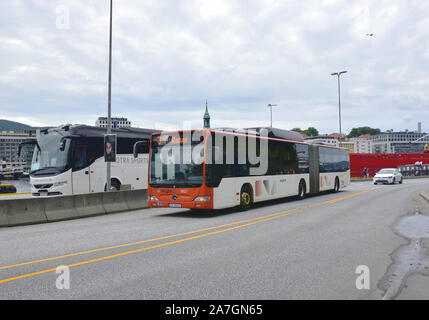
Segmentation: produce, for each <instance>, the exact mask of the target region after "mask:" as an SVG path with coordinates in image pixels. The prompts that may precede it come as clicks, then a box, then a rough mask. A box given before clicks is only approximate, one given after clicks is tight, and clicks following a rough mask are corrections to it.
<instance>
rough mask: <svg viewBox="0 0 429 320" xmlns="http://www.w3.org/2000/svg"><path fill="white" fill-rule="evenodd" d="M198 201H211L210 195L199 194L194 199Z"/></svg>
mask: <svg viewBox="0 0 429 320" xmlns="http://www.w3.org/2000/svg"><path fill="white" fill-rule="evenodd" d="M194 201H197V202H207V201H210V196H198V197H196V198H195V199H194Z"/></svg>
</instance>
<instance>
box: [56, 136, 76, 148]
mask: <svg viewBox="0 0 429 320" xmlns="http://www.w3.org/2000/svg"><path fill="white" fill-rule="evenodd" d="M72 138H80V136H78V135H72V136H67V137H62V138H61V140H60V151H64V150H65V149H66V139H72Z"/></svg>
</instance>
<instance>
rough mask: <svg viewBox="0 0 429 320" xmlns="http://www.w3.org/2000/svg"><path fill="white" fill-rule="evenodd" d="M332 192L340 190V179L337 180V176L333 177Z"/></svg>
mask: <svg viewBox="0 0 429 320" xmlns="http://www.w3.org/2000/svg"><path fill="white" fill-rule="evenodd" d="M333 191H334V192H338V191H340V180H338V177H335V186H334V190H333Z"/></svg>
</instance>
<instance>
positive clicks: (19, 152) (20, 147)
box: [18, 139, 40, 157]
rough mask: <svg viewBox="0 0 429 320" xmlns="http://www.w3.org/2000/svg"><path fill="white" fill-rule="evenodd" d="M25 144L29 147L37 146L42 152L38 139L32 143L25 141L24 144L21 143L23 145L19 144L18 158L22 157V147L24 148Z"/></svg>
mask: <svg viewBox="0 0 429 320" xmlns="http://www.w3.org/2000/svg"><path fill="white" fill-rule="evenodd" d="M25 144H29V145H36V146H37V148H38V149H39V150H40V147H39V144H38V143H37V140H36V139H34V140H31V141H24V142H21V143H20V144H19V147H18V157H20V156H21V151H22V146H23V145H25Z"/></svg>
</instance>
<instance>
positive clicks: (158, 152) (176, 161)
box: [149, 136, 204, 188]
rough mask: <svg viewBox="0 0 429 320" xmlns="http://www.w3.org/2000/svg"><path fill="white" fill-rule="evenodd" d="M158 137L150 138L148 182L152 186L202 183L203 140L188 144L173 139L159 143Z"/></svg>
mask: <svg viewBox="0 0 429 320" xmlns="http://www.w3.org/2000/svg"><path fill="white" fill-rule="evenodd" d="M159 137H160V136H154V137H153V139H152V148H151V154H150V174H149V184H150V185H151V186H152V187H184V188H194V187H200V186H201V185H202V184H203V162H204V142H203V141H197V142H195V141H194V142H192V143H189V144H188V143H183V140H179V142H177V143H175V142H174V140H173V142H172V141H169V143H167V142H162V143H161V142H160V139H159ZM180 139H183V138H180ZM170 140H171V139H170Z"/></svg>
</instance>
